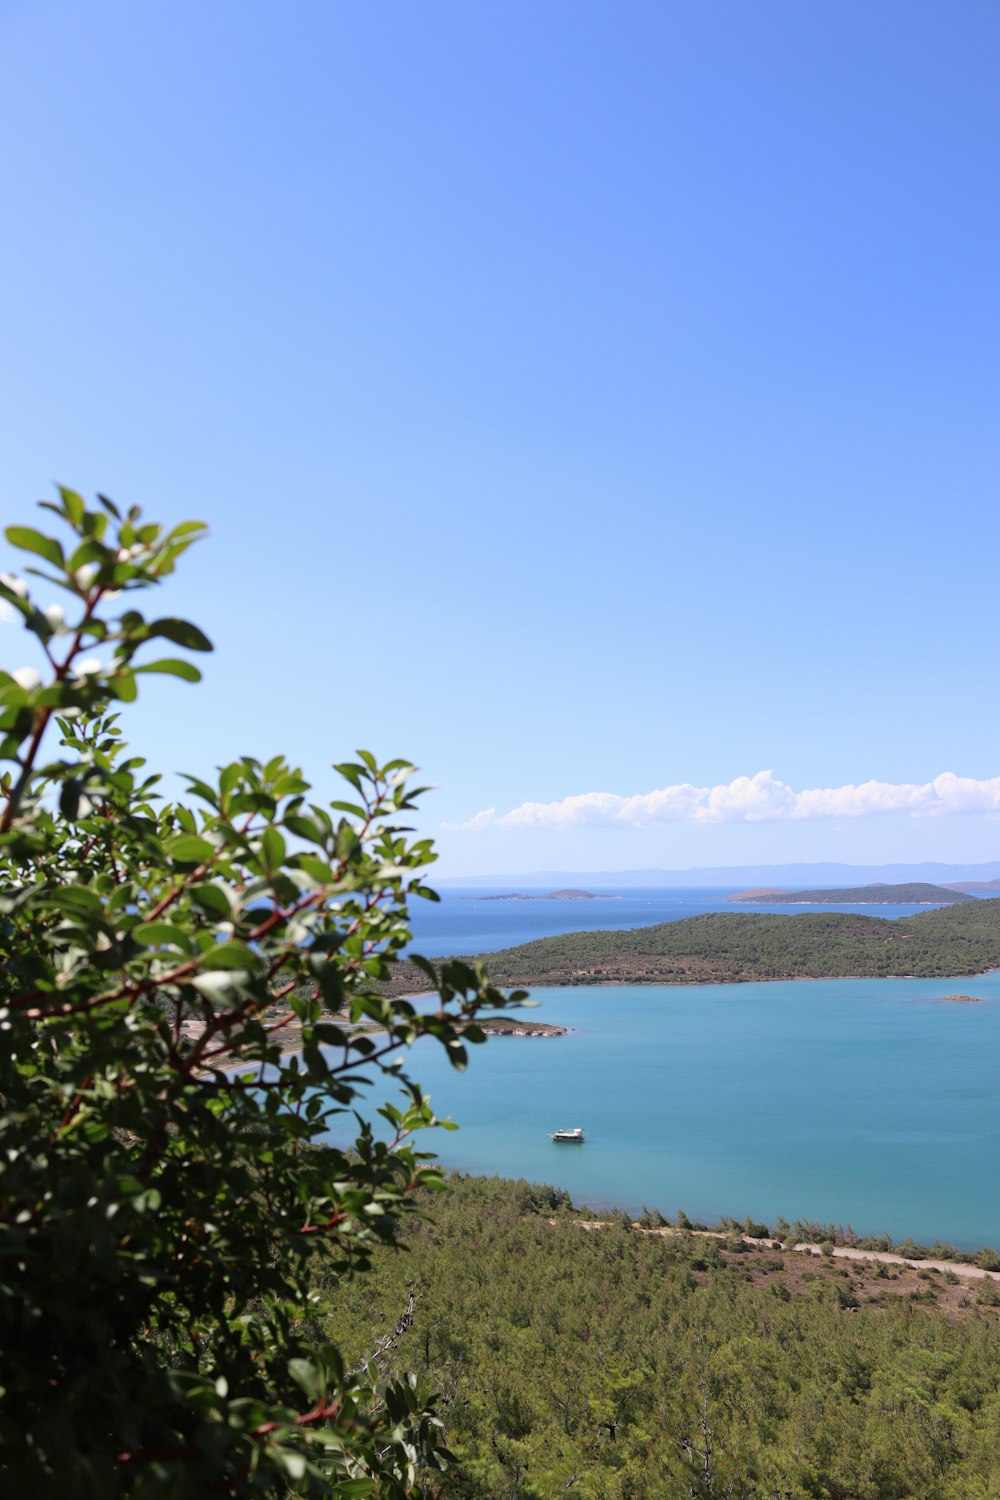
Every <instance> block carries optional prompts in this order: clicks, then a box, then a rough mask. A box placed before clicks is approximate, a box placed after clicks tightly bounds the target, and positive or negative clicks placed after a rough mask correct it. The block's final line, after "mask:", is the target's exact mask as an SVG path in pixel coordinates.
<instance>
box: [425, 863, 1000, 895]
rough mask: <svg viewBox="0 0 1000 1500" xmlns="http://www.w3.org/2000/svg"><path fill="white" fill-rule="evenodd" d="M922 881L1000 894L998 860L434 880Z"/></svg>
mask: <svg viewBox="0 0 1000 1500" xmlns="http://www.w3.org/2000/svg"><path fill="white" fill-rule="evenodd" d="M911 880H926V881H930V882H931V884H933V885H951V886H954V887H957V888H959V889H961V890H976V889H994V890H1000V883H997V882H1000V860H991V861H990V862H989V863H987V864H978V865H974V864H967V865H959V864H954V865H949V864H942V863H939V862H935V861H927V862H926V863H924V864H912V865H904V864H898V865H845V864H835V863H833V862H828V863H819V864H789V865H712V866H703V867H699V868H696V869H691V870H659V869H650V870H535V871H534V872H532V873H530V874H528V875H453V876H451V877H450V878H449V877H445V876H438V877H437V878H436V879H434V880H433V884H435V885H439V886H449V887H453V886H465V887H469V886H478V887H479V888H480V889H488V888H489V887H492V886H502V887H504V889H506V890H510V889H511V887H514V886H527V887H532V886H545V887H547V888H548V889H550V890H551V889H552V888H553V887H557V886H577V887H579V886H586V887H587V888H588V889H590V890H595V889H596V890H609V889H610V890H613V889H615V888H616V887H629V886H733V887H735V888H737V889H738V888H740V887H745V886H759V885H763V886H780V887H784V888H785V889H789V890H793V889H797V888H799V887H803V886H812V887H815V886H841V887H843V886H855V885H870V884H872V883H873V882H874V881H884V882H885V883H886V884H889V885H901V884H905V883H906V882H908V881H911Z"/></svg>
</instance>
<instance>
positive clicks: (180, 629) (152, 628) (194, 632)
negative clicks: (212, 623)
mask: <svg viewBox="0 0 1000 1500" xmlns="http://www.w3.org/2000/svg"><path fill="white" fill-rule="evenodd" d="M146 635H147V637H148V638H150V639H151V638H152V637H153V636H154V635H162V636H163V637H164V638H165V639H166V640H168V641H173V643H174V645H175V646H186V647H187V648H188V650H189V651H211V650H212V649H213V647H212V642H211V641H210V640H209V638H208V636H207V635H206V634H205V633H204V631H203V630H199V629H198V627H197V625H192V624H191V622H190V620H175V619H172V618H167V619H163V620H154V621H153V622H152V624H151V625H149V626H148V628H147V631H146Z"/></svg>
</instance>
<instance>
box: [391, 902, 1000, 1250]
mask: <svg viewBox="0 0 1000 1500" xmlns="http://www.w3.org/2000/svg"><path fill="white" fill-rule="evenodd" d="M464 894H468V893H467V892H463V895H464ZM724 897H725V893H722V892H715V893H713V892H706V891H697V892H693V891H687V892H685V891H662V890H660V891H628V892H623V893H622V894H621V896H620V897H619V899H618V900H608V901H607V903H606V904H605V903H604V902H602V903H600V905H599V903H598V902H596V901H587V902H572V903H561V902H553V901H538V902H531V903H528V902H485V903H479V902H466V901H460V900H456V899H455V897H454V896H453V895H452V894H451V893H449V895H448V896H447V897H446V899H445V901H444V902H443V903H442V905H441V906H440V907H437V908H432V907H430V906H427V907H424V908H423V909H422V911H421V914H420V915H421V922H420V924H419V925H418V927H417V936H418V938H419V946H420V947H421V948H422V949H423V951H425V952H427V953H442V952H456V951H458V952H466V953H468V952H477V951H479V952H481V951H486V950H488V949H489V948H490V947H494V948H495V947H500V946H506V945H508V944H510V943H515V942H522V941H525V940H526V939H528V938H530V937H537V936H541V935H543V934H544V933H548V932H564V931H570V930H579V929H580V928H583V927H606V926H607V927H618V926H621V927H626V926H637V925H643V924H645V923H648V922H657V921H664V920H670V919H671V917H672V916H673V917H678V916H689V915H692V914H693V913H694V912H696V911H716V910H732V909H733V908H732V907H731V906H730V907H727V905H726V903H725V899H724ZM605 906H606V909H605ZM739 909H741V910H742V909H744V908H742V907H741V908H739ZM771 909H774V908H771ZM799 909H801V908H792V910H799ZM837 909H838V910H844V909H845V908H837ZM859 909H860V910H863V911H869V912H871V913H872V914H874V915H883V916H884V915H887V914H889V913H893V914H895V915H903V914H904V912H909V911H911V910H914V908H910V907H907V908H888V909H887V908H885V907H867V908H859ZM781 910H783V911H785V912H787V911H788V910H789V908H788V907H783V908H781ZM425 912H426V913H431V916H430V919H429V920H428V918H427V917H426V916H425V914H424V913H425ZM415 946H417V944H415ZM956 992H957V993H962V994H973V995H978V996H981V997H983V1001H984V1003H982V1004H979V1005H968V1004H957V1003H954V1002H946V1001H945V1000H944V999H943V997H944V996H946V995H948V994H952V993H956ZM533 998H534V999H535V1000H536V1001H537V1002H538V1005H537V1007H536V1008H535V1009H533V1010H531V1011H529V1012H528V1013H527V1014H528V1015H529V1016H530V1018H531V1019H533V1020H542V1021H551V1022H554V1023H556V1024H558V1025H564V1026H569V1027H571V1028H572V1030H571V1032H570V1034H569V1035H567V1036H564V1037H553V1038H520V1037H494V1038H491V1039H490V1040H489V1041H488V1042H486V1043H485V1044H484V1045H482V1046H479V1047H475V1048H470V1066H469V1069H468V1071H467V1072H466V1073H463V1074H459V1073H456V1072H454V1071H453V1070H452V1069H451V1068H450V1067H449V1066H448V1064H447V1062H446V1061H445V1060H444V1057H443V1055H442V1054H441V1052H440V1049H439V1048H437V1047H436V1046H435V1045H434V1044H431V1043H421V1044H420V1045H419V1047H418V1048H417V1050H416V1053H415V1054H414V1055H413V1056H412V1057H411V1058H410V1059H409V1060H408V1061H409V1066H410V1067H411V1070H412V1071H413V1073H414V1075H415V1076H416V1077H418V1078H419V1079H420V1081H421V1083H422V1084H423V1086H424V1088H425V1090H426V1091H427V1092H428V1093H429V1094H430V1095H431V1096H432V1099H433V1103H434V1107H435V1109H436V1110H437V1111H438V1113H439V1114H441V1115H447V1116H451V1117H453V1118H454V1119H455V1120H457V1121H458V1122H459V1124H460V1127H461V1128H460V1130H459V1131H458V1132H457V1133H452V1132H444V1131H433V1132H429V1133H428V1136H427V1138H426V1144H427V1146H428V1148H432V1149H434V1150H435V1151H437V1153H438V1154H439V1156H440V1157H441V1158H442V1160H443V1161H444V1162H446V1163H447V1164H449V1165H451V1166H454V1167H458V1168H461V1169H463V1170H466V1171H472V1172H496V1173H501V1174H503V1175H505V1176H523V1177H527V1178H529V1179H531V1180H533V1181H539V1182H551V1183H555V1184H556V1185H558V1186H560V1187H564V1188H566V1189H568V1190H569V1192H570V1193H571V1194H572V1196H573V1198H574V1200H575V1201H576V1202H577V1203H578V1204H582V1203H589V1204H591V1205H592V1206H594V1207H608V1206H611V1205H619V1206H621V1207H623V1208H625V1209H627V1210H629V1211H637V1210H639V1209H640V1208H641V1207H642V1205H643V1204H646V1205H649V1206H650V1207H656V1208H659V1209H661V1210H662V1211H663V1212H665V1213H670V1214H671V1215H672V1214H675V1213H676V1211H677V1210H678V1208H683V1209H684V1210H685V1211H686V1212H687V1213H688V1214H689V1215H690V1216H691V1217H692V1218H694V1219H702V1220H706V1221H714V1220H715V1219H717V1218H718V1217H719V1216H720V1215H721V1214H731V1215H733V1216H735V1217H738V1218H740V1217H742V1216H743V1215H744V1214H748V1213H749V1214H750V1215H751V1216H752V1217H753V1218H755V1219H763V1220H765V1221H768V1222H770V1221H772V1220H773V1219H774V1218H775V1217H776V1216H777V1215H778V1214H784V1215H785V1217H786V1218H788V1219H789V1220H792V1219H795V1218H803V1219H814V1220H819V1221H821V1222H823V1223H829V1222H841V1223H844V1224H848V1223H849V1224H851V1225H852V1226H853V1227H854V1229H856V1230H857V1231H858V1232H859V1233H865V1234H869V1233H870V1234H877V1233H883V1232H885V1233H888V1234H891V1235H892V1236H893V1237H894V1238H897V1239H901V1238H906V1237H907V1236H912V1237H913V1238H915V1239H917V1240H921V1241H927V1242H930V1241H933V1240H934V1239H941V1240H948V1241H951V1242H953V1243H955V1244H957V1245H960V1246H963V1247H966V1248H970V1249H975V1248H976V1247H978V1246H979V1245H982V1244H993V1245H1000V1111H998V1108H997V1103H998V1085H1000V971H998V972H996V973H992V974H989V975H985V976H982V977H980V978H977V979H969V978H964V979H944V980H926V979H884V980H857V979H836V980H791V981H783V982H777V983H754V984H732V985H690V986H663V987H660V986H656V987H652V986H642V987H634V988H633V987H624V986H618V987H606V988H605V987H601V988H595V987H588V988H561V989H550V990H536V991H535V992H534V996H533ZM577 1125H580V1126H582V1127H583V1128H584V1130H585V1131H586V1134H587V1141H586V1144H585V1145H583V1146H573V1145H556V1144H554V1143H553V1142H552V1141H550V1140H549V1133H550V1132H551V1131H553V1130H555V1129H557V1128H562V1127H574V1126H577Z"/></svg>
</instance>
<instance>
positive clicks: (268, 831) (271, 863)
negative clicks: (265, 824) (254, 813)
mask: <svg viewBox="0 0 1000 1500" xmlns="http://www.w3.org/2000/svg"><path fill="white" fill-rule="evenodd" d="M260 845H261V851H262V853H263V856H264V863H265V864H266V866H267V868H268V869H269V870H278V869H280V868H281V866H282V864H283V863H284V859H285V841H284V839H283V838H282V837H281V834H280V833H279V832H278V830H277V829H276V828H265V829H264V832H263V834H262V835H261V840H260Z"/></svg>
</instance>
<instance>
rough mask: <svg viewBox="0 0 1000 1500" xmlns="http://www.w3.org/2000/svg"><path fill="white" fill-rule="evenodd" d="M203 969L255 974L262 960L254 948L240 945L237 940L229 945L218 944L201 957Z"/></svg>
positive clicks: (232, 940) (243, 944) (233, 939)
mask: <svg viewBox="0 0 1000 1500" xmlns="http://www.w3.org/2000/svg"><path fill="white" fill-rule="evenodd" d="M201 967H202V968H203V969H246V970H247V972H248V973H255V972H256V971H257V970H258V969H259V968H260V959H259V957H258V956H257V954H256V953H254V951H253V949H252V948H248V947H247V945H246V943H240V942H238V941H237V940H236V939H235V938H232V939H230V941H229V942H228V943H216V944H215V946H214V947H212V948H209V949H208V951H207V952H206V953H203V954H202V956H201Z"/></svg>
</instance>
